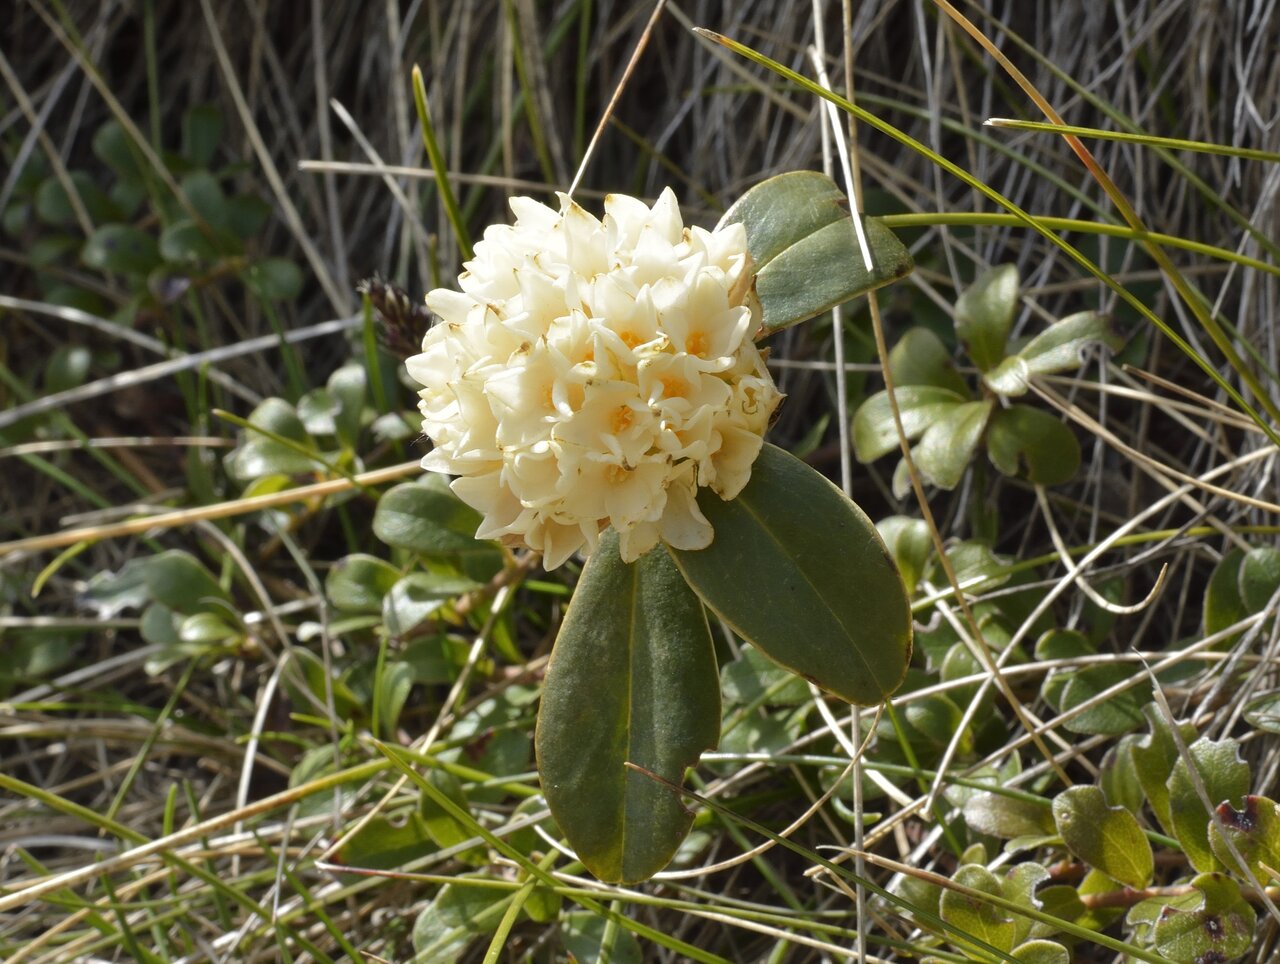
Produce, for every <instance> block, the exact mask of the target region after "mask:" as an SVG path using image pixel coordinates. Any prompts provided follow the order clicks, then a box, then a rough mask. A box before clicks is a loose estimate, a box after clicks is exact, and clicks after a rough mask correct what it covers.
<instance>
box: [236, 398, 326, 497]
mask: <svg viewBox="0 0 1280 964" xmlns="http://www.w3.org/2000/svg"><path fill="white" fill-rule="evenodd" d="M249 424H250V425H252V426H254V427H255V428H261V429H263V430H264V432H269V433H271V434H270V435H268V434H264V433H263V432H255V431H253V429H246V430H245V433H244V441H243V442H242V443H241V444H240V445H239V446H237V448H236V449H235V451H233V452H232V453H231V454H230V455H228V456H227V459H226V465H227V471H228V472H229V473H230V474H231V475H232V477H233V478H235V479H236V480H238V481H240V482H249V481H251V480H253V479H260V478H263V477H264V476H268V475H275V474H280V475H302V474H303V473H306V472H313V471H315V470H316V469H317V468H318V467H319V466H320V463H319V462H317V461H316V460H315V459H313V458H311V457H310V456H308V455H307V454H306V452H307V450H312V451H314V450H315V443H314V442H313V441H312V440H311V438H310V436H308V435H307V431H306V428H305V427H304V426H303V424H302V420H301V419H300V418H298V413H297V411H296V410H295V409H294V407H293V406H292V405H290V404H289V403H288V402H286V401H285V400H284V399H283V398H268V399H265V400H264V401H263V402H262V403H261V404H259V405H258V407H257V408H255V409H254V410H253V411H252V412H251V413H250V414H249ZM273 435H274V436H279V438H283V439H288V440H289V441H291V442H296V443H298V446H300V447H301V449H302V451H299V449H298V448H295V447H293V446H291V445H286V444H284V443H283V442H281V441H279V439H277V438H272V436H273Z"/></svg>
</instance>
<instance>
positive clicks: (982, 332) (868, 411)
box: [853, 265, 1124, 497]
mask: <svg viewBox="0 0 1280 964" xmlns="http://www.w3.org/2000/svg"><path fill="white" fill-rule="evenodd" d="M1017 303H1018V273H1017V269H1015V268H1014V267H1013V266H1012V265H1002V266H1000V267H996V268H993V269H991V270H990V271H987V272H985V273H984V274H982V275H980V276H979V277H978V278H977V280H975V281H974V283H973V284H972V285H971V286H970V287H969V288H968V289H967V290H966V291H965V292H964V293H963V294H961V295H960V297H959V298H958V299H957V301H956V305H955V330H956V336H957V338H958V340H959V342H960V344H961V346H962V348H963V349H964V351H965V353H966V354H967V355H968V356H969V358H970V360H971V361H972V362H973V363H974V365H975V366H976V367H977V369H978V371H979V372H980V373H981V389H982V391H981V395H980V396H979V397H977V398H975V397H973V396H972V395H971V394H970V392H969V389H968V386H967V384H966V382H965V379H964V378H963V377H962V376H961V375H960V373H959V372H958V371H957V370H956V368H955V365H954V363H953V362H952V359H951V353H950V351H949V350H948V349H947V347H946V345H944V344H943V342H942V340H941V339H940V338H939V337H938V336H937V335H936V334H934V332H933V331H932V330H930V329H927V328H913V329H911V330H910V331H908V332H907V333H906V334H905V335H903V337H902V339H901V340H900V341H899V342H898V344H897V345H895V346H894V348H893V351H892V352H890V357H889V369H890V374H891V375H892V376H893V381H894V386H895V390H894V394H893V398H894V400H895V401H896V402H897V405H898V409H899V414H900V417H901V420H902V433H903V435H904V436H905V437H906V439H907V440H908V441H915V440H918V441H917V443H916V445H915V447H914V448H913V449H912V458H913V459H914V460H915V463H916V467H917V468H918V469H919V470H920V474H921V475H922V476H924V478H925V480H926V481H927V482H929V483H930V484H932V485H935V486H938V487H939V488H943V489H954V488H955V487H956V486H957V485H959V484H960V480H961V479H962V478H963V477H964V471H965V469H966V468H967V467H968V465H969V463H970V462H971V461H972V460H973V455H974V453H975V452H976V451H977V449H978V446H979V445H982V444H984V443H985V445H986V449H987V455H988V457H989V458H990V459H991V463H992V464H993V465H994V466H995V467H996V468H997V469H998V470H999V471H1000V472H1001V473H1002V474H1004V475H1007V476H1010V477H1014V476H1016V477H1021V478H1025V479H1027V480H1028V481H1031V482H1034V483H1035V484H1037V485H1058V484H1061V483H1063V482H1066V481H1067V480H1068V479H1070V478H1071V477H1072V476H1073V475H1074V474H1075V472H1076V469H1077V468H1078V467H1079V464H1080V446H1079V443H1078V442H1077V441H1076V438H1075V435H1073V434H1072V432H1071V430H1070V429H1068V428H1067V427H1066V426H1065V425H1063V424H1062V423H1061V422H1060V421H1058V419H1056V418H1055V417H1053V416H1052V415H1050V414H1049V413H1047V412H1044V411H1041V410H1040V409H1037V408H1032V407H1030V406H1027V405H1023V404H1020V403H1010V402H1009V401H1008V400H1009V399H1011V398H1015V397H1017V396H1019V395H1023V394H1025V393H1026V392H1027V391H1028V389H1029V387H1030V384H1031V381H1032V379H1034V378H1035V377H1037V376H1040V375H1048V374H1052V373H1054V372H1062V371H1069V370H1071V369H1074V368H1078V367H1079V366H1080V359H1081V353H1082V352H1083V351H1084V350H1085V349H1086V348H1087V347H1088V346H1089V345H1092V344H1102V345H1105V346H1107V347H1108V348H1111V349H1112V350H1117V349H1119V348H1120V347H1121V346H1122V345H1123V344H1124V338H1123V337H1121V336H1120V335H1119V334H1118V333H1117V332H1115V331H1114V330H1113V329H1112V328H1111V326H1110V325H1109V324H1108V322H1107V320H1106V319H1105V318H1104V317H1103V316H1102V315H1099V314H1098V313H1096V312H1091V311H1088V312H1082V313H1080V314H1076V315H1071V316H1070V317H1067V318H1064V319H1062V320H1061V321H1059V322H1056V323H1055V324H1052V325H1050V326H1049V327H1048V328H1047V329H1045V330H1044V331H1042V332H1040V333H1039V334H1038V335H1036V336H1035V337H1033V338H1031V339H1030V340H1029V341H1028V342H1027V343H1026V344H1025V345H1023V346H1022V347H1021V348H1019V349H1017V350H1016V351H1015V350H1013V349H1014V346H1013V345H1011V344H1010V341H1009V332H1010V329H1011V327H1012V324H1013V318H1014V311H1015V309H1016V307H1017ZM853 445H854V451H855V453H856V454H857V457H858V460H859V461H860V462H863V463H869V462H873V461H875V460H876V459H878V458H880V457H881V456H883V455H887V454H888V453H890V452H892V451H894V450H896V449H897V448H898V428H897V426H896V425H895V424H894V419H893V412H892V409H891V407H890V400H889V393H888V392H887V391H881V392H877V393H876V394H874V395H872V396H871V397H870V398H868V399H867V400H866V401H865V402H864V403H863V404H862V405H861V406H860V407H859V408H858V411H857V412H856V413H855V414H854V418H853ZM905 469H906V466H905V464H903V465H900V466H899V470H898V472H897V473H895V476H894V482H893V487H894V492H895V493H896V494H897V495H899V497H901V496H903V495H905V494H906V492H907V491H908V490H909V487H910V480H909V478H908V476H907V474H906V471H905Z"/></svg>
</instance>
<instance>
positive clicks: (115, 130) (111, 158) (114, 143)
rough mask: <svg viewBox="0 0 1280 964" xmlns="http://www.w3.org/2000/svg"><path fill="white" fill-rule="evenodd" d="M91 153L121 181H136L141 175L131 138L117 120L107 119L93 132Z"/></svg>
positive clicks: (135, 149) (138, 155)
mask: <svg viewBox="0 0 1280 964" xmlns="http://www.w3.org/2000/svg"><path fill="white" fill-rule="evenodd" d="M93 153H94V155H95V156H96V157H97V158H98V160H100V161H102V163H104V164H106V165H107V167H109V168H111V170H112V171H113V172H114V173H115V176H116V177H118V178H120V179H121V180H123V181H136V180H139V179H141V177H142V169H141V168H140V167H139V166H138V158H139V157H140V156H141V155H140V154H138V153H137V148H136V147H134V145H133V141H132V139H131V138H130V137H129V135H128V134H127V133H126V132H125V129H124V127H123V126H122V125H121V124H120V122H119V121H117V120H109V121H107V122H106V123H105V124H103V125H102V126H101V127H99V128H98V129H97V131H95V132H94V135H93Z"/></svg>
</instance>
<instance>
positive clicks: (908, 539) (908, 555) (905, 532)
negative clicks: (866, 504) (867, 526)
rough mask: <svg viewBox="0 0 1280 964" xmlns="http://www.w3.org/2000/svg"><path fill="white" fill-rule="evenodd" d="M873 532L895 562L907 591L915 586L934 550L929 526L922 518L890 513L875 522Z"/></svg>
mask: <svg viewBox="0 0 1280 964" xmlns="http://www.w3.org/2000/svg"><path fill="white" fill-rule="evenodd" d="M876 531H877V532H879V533H880V538H881V539H883V540H884V544H885V548H887V549H888V550H889V555H890V556H892V557H893V561H894V562H895V563H896V564H897V566H898V572H899V573H901V575H902V583H903V585H904V586H906V587H907V588H908V589H909V590H910V589H914V588H915V587H916V584H917V583H918V582H919V581H920V577H921V576H923V575H924V567H925V565H926V564H927V563H928V561H929V557H930V555H932V553H933V539H932V538H931V537H930V535H929V527H928V526H927V525H925V522H924V520H923V519H913V518H911V517H909V516H905V515H891V516H889V517H888V518H887V519H881V520H880V521H879V522H877V523H876Z"/></svg>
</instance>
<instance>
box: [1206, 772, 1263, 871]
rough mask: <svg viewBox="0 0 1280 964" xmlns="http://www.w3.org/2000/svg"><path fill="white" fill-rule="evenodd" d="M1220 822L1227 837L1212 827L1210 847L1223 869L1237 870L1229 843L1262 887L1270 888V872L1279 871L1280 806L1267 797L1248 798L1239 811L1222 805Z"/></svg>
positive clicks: (1228, 805)
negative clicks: (1268, 868) (1268, 886)
mask: <svg viewBox="0 0 1280 964" xmlns="http://www.w3.org/2000/svg"><path fill="white" fill-rule="evenodd" d="M1218 819H1219V820H1220V821H1221V822H1222V827H1223V830H1225V831H1226V834H1225V837H1224V835H1223V832H1222V831H1221V830H1219V829H1218V827H1217V825H1216V824H1214V823H1210V824H1209V845H1210V848H1211V849H1212V850H1213V853H1214V856H1216V857H1217V858H1218V859H1219V860H1220V861H1222V864H1223V866H1224V867H1230V868H1233V869H1234V868H1236V867H1238V863H1237V861H1236V858H1235V856H1234V855H1233V854H1232V853H1231V848H1230V847H1228V846H1227V841H1230V842H1231V843H1232V844H1233V845H1234V846H1235V849H1236V850H1237V851H1238V852H1239V854H1240V856H1241V857H1243V858H1244V859H1245V862H1246V863H1247V864H1248V865H1249V870H1250V872H1251V873H1253V875H1254V876H1255V877H1257V878H1258V881H1259V883H1261V884H1262V885H1263V886H1264V887H1265V886H1267V885H1268V883H1269V882H1270V880H1271V871H1272V870H1280V804H1277V803H1276V802H1275V801H1274V800H1271V799H1268V798H1267V797H1259V796H1254V795H1253V794H1248V795H1246V796H1245V798H1244V803H1243V804H1242V805H1241V807H1240V809H1239V810H1236V809H1235V808H1234V807H1232V806H1231V804H1229V803H1223V804H1220V805H1219V806H1218ZM1264 865H1265V866H1264ZM1266 867H1270V868H1271V870H1267V869H1265V868H1266Z"/></svg>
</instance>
